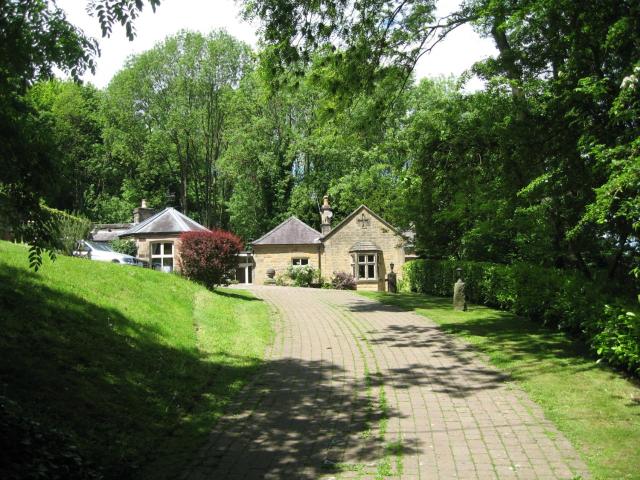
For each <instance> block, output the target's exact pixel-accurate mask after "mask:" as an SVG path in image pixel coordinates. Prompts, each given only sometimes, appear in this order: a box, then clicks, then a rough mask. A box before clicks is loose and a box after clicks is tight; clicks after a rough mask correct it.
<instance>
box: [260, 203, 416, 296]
mask: <svg viewBox="0 0 640 480" xmlns="http://www.w3.org/2000/svg"><path fill="white" fill-rule="evenodd" d="M327 210H330V206H329V205H328V202H327V199H326V198H325V205H323V211H322V215H323V216H322V220H323V222H324V223H325V224H326V223H327V222H328V221H330V218H331V217H330V216H329V217H328V218H327V215H326V211H327ZM294 220H295V222H298V227H299V223H300V221H299V220H297V219H294ZM287 222H289V223H287ZM295 222H294V223H292V221H291V219H289V220H287V221H285V222H283V223H282V224H281V225H280V226H279V227H276V228H275V229H274V230H272V231H271V232H269V233H268V234H266V235H265V236H264V237H262V238H268V237H269V236H270V235H271V236H272V237H273V236H277V235H280V234H281V233H282V229H281V227H282V228H283V229H284V228H291V226H292V225H295ZM325 224H323V231H324V232H325V234H324V235H322V234H320V232H315V233H317V234H318V235H319V238H317V239H315V240H314V241H315V242H316V243H310V244H305V245H301V244H285V243H282V244H275V245H273V244H271V245H264V244H259V243H260V242H261V240H260V241H258V244H254V251H253V253H254V260H255V265H256V267H255V275H254V282H255V283H257V284H264V282H265V279H266V278H267V270H268V269H269V268H273V269H274V270H275V271H276V276H277V275H279V274H281V273H283V272H285V271H286V269H287V268H288V267H289V266H290V265H292V264H293V259H294V258H307V259H308V264H309V265H310V266H312V267H314V268H316V269H318V270H320V275H321V276H322V277H324V279H325V280H330V279H331V278H332V277H333V276H334V274H335V273H338V272H347V273H351V274H354V276H355V277H356V278H357V286H358V289H359V290H379V291H384V290H386V289H387V286H386V281H385V280H386V276H387V273H388V272H389V271H390V264H391V263H393V264H394V271H395V272H396V273H397V274H398V279H401V278H402V265H403V264H404V262H405V250H404V246H405V244H406V239H405V238H404V237H403V236H402V235H401V234H400V232H398V230H397V229H395V228H394V227H393V226H392V225H390V224H388V223H387V222H385V221H384V220H383V219H382V218H380V217H379V216H378V215H376V214H375V213H374V212H372V211H371V210H370V209H369V208H367V207H366V206H364V205H362V206H360V207H359V208H357V209H356V210H355V211H354V212H353V213H351V215H349V216H348V217H347V218H345V219H344V220H343V221H342V222H341V223H339V224H338V225H336V226H335V227H334V228H333V229H330V226H329V225H325ZM325 226H326V227H329V228H327V229H325V228H324V227H325ZM306 228H308V229H311V227H308V226H306ZM279 229H281V230H279ZM311 230H312V229H311ZM312 236H313V235H312ZM310 238H311V237H310ZM362 255H365V256H366V258H365V261H366V262H367V265H363V266H362V267H360V265H359V259H360V258H363V257H362ZM363 271H364V272H365V273H364V276H365V277H367V278H358V277H359V276H362V275H359V273H362V272H363ZM372 273H373V275H372Z"/></svg>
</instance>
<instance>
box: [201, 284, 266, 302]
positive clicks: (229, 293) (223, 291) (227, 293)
mask: <svg viewBox="0 0 640 480" xmlns="http://www.w3.org/2000/svg"><path fill="white" fill-rule="evenodd" d="M240 291H245V290H240ZM213 293H215V294H216V295H220V296H221V297H228V298H237V299H238V300H246V301H253V302H261V301H262V300H260V299H259V298H256V297H254V296H249V295H243V294H242V293H238V292H234V291H233V290H231V289H230V288H227V287H218V288H214V289H213Z"/></svg>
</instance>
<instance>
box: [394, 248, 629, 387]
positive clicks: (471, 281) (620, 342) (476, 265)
mask: <svg viewBox="0 0 640 480" xmlns="http://www.w3.org/2000/svg"><path fill="white" fill-rule="evenodd" d="M457 268H462V278H463V280H464V282H465V284H466V288H465V293H466V294H467V298H468V299H469V300H470V301H471V302H473V303H479V304H484V305H488V306H491V307H497V308H500V309H503V310H508V311H511V312H513V313H516V314H517V315H521V316H523V317H527V318H530V319H532V320H535V321H540V322H542V323H544V324H547V325H554V326H557V327H558V328H560V329H562V330H565V331H568V332H570V333H573V334H575V335H578V336H581V337H582V338H583V339H584V340H585V341H586V342H587V343H588V344H589V345H590V347H591V349H592V350H593V352H594V353H595V354H596V355H598V356H601V357H603V358H607V359H609V360H610V361H611V363H612V364H614V365H617V366H621V367H622V368H625V369H627V370H629V371H631V372H633V373H635V374H636V375H637V374H639V373H640V370H638V367H639V366H640V364H639V363H638V357H637V352H638V348H640V335H638V333H639V330H638V329H639V328H640V327H639V325H638V317H637V316H635V314H633V313H631V314H630V315H627V314H626V312H627V311H628V310H622V307H618V306H617V307H610V306H608V303H610V300H611V298H610V296H609V295H607V294H606V293H605V292H604V291H603V288H602V287H601V286H599V285H598V284H596V283H594V282H593V281H591V280H588V279H586V278H585V277H584V276H583V275H581V274H579V273H574V272H567V271H563V270H560V269H554V268H544V267H538V266H534V265H529V264H524V263H515V264H512V265H500V264H493V263H488V262H485V263H483V262H464V261H462V262H461V261H453V260H450V261H436V260H415V261H412V262H409V263H407V264H406V265H405V267H404V273H405V279H406V281H407V282H408V284H409V288H410V290H411V291H416V292H420V293H430V294H435V295H440V296H447V297H450V296H451V295H452V294H453V284H454V283H455V281H456V269H457ZM620 300H623V299H620ZM625 303H628V300H627V302H625Z"/></svg>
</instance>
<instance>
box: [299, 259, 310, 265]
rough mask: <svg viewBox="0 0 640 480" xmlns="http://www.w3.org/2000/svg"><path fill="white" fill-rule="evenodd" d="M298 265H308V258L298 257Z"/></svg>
mask: <svg viewBox="0 0 640 480" xmlns="http://www.w3.org/2000/svg"><path fill="white" fill-rule="evenodd" d="M300 265H309V259H308V258H301V259H300Z"/></svg>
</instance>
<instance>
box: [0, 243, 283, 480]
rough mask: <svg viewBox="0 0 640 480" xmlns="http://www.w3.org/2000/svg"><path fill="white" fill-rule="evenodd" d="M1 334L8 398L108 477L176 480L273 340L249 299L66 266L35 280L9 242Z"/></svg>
mask: <svg viewBox="0 0 640 480" xmlns="http://www.w3.org/2000/svg"><path fill="white" fill-rule="evenodd" d="M0 331H1V334H0V351H1V352H2V361H1V362H0V387H1V388H2V392H1V393H2V394H3V395H5V396H7V397H9V398H11V399H13V400H15V401H17V402H18V403H19V404H20V405H21V406H22V408H24V410H25V411H26V412H27V413H28V414H29V415H32V416H33V417H35V418H37V419H38V420H40V421H41V422H42V423H43V424H45V425H47V426H54V427H55V428H57V429H61V430H63V431H65V432H69V433H70V434H71V435H72V436H73V438H74V439H75V441H76V442H77V445H78V446H79V448H80V451H81V453H82V454H83V455H84V456H86V457H88V458H89V459H90V460H92V461H93V462H95V463H96V464H97V465H98V466H100V467H103V468H104V469H105V472H106V474H107V476H108V477H116V476H119V475H121V476H124V477H129V478H130V477H131V476H134V477H136V478H140V477H141V476H147V477H148V478H171V477H174V476H175V475H176V472H177V471H179V469H180V468H182V467H184V464H185V463H186V462H188V460H189V459H190V458H191V457H192V456H193V455H194V453H195V452H196V451H197V448H198V446H199V445H200V444H201V443H202V442H203V440H204V439H205V438H206V435H207V432H209V430H210V429H211V427H212V425H213V423H214V422H215V420H216V418H217V417H218V416H219V415H220V414H221V413H222V411H223V409H224V407H225V405H226V404H227V403H228V401H229V399H230V398H231V397H232V396H233V395H234V394H236V393H237V392H238V391H239V390H240V388H241V387H242V386H243V385H244V384H245V383H246V382H247V381H248V379H249V378H250V377H251V376H252V375H253V374H254V373H255V371H256V369H257V368H258V367H259V366H260V363H261V359H262V357H263V353H264V350H265V346H266V345H267V344H268V342H269V341H270V339H271V336H272V327H271V322H270V314H269V310H268V307H267V306H266V305H265V304H264V303H263V302H262V301H259V300H257V299H255V298H254V297H252V296H251V295H250V294H249V293H246V292H241V291H238V290H228V289H221V290H220V291H217V292H210V291H207V290H206V289H204V288H203V287H200V286H199V285H196V284H194V283H191V282H189V281H186V280H184V279H183V278H181V277H179V276H177V275H170V274H165V273H160V272H155V271H151V270H146V269H140V268H135V267H128V266H121V265H115V264H108V263H101V262H91V261H87V260H81V259H76V258H68V257H59V258H58V260H57V261H56V262H55V263H51V262H49V261H46V262H45V265H44V266H43V268H42V269H41V270H40V271H39V272H37V273H34V272H33V271H29V270H28V268H27V250H26V248H24V247H22V246H19V245H13V244H10V243H7V242H0ZM134 472H135V473H134Z"/></svg>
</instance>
